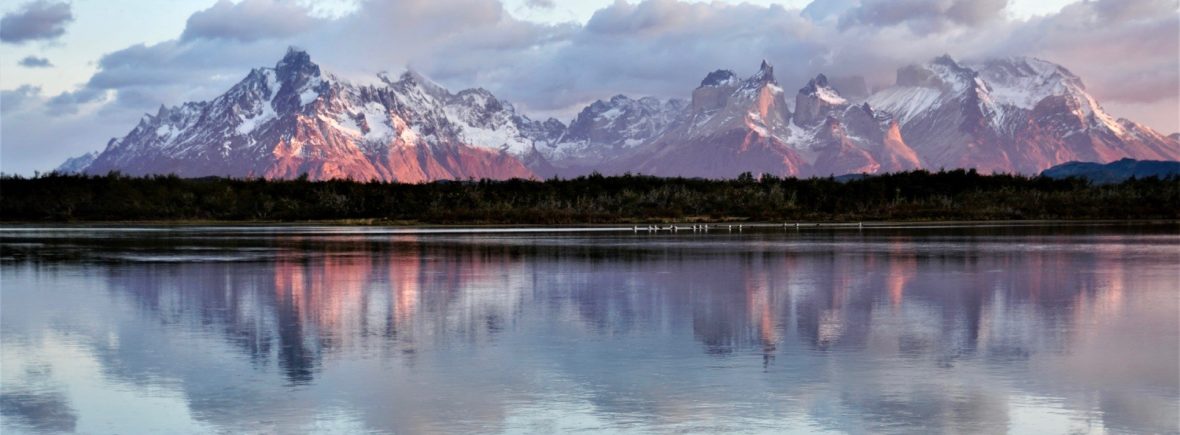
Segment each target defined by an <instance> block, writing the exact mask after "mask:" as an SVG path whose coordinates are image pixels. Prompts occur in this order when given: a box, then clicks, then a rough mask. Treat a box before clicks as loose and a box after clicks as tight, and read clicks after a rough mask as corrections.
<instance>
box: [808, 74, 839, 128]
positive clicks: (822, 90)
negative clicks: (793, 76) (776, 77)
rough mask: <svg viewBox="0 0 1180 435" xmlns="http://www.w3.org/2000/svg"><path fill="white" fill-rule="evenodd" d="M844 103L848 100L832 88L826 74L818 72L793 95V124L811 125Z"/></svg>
mask: <svg viewBox="0 0 1180 435" xmlns="http://www.w3.org/2000/svg"><path fill="white" fill-rule="evenodd" d="M846 105H848V100H847V99H845V98H844V97H842V96H840V93H839V92H836V89H835V88H832V86H831V84H829V83H828V78H827V76H824V75H823V74H819V75H817V76H816V77H815V78H814V79H811V80H810V81H808V82H807V85H806V86H804V87H803V88H801V89H799V93H798V94H797V95H795V125H798V126H813V125H815V124H816V123H819V122H821V121H823V120H824V119H825V118H827V117H828V116H829V115H830V114H832V113H834V112H837V111H839V110H841V109H842V108H843V107H844V106H846Z"/></svg>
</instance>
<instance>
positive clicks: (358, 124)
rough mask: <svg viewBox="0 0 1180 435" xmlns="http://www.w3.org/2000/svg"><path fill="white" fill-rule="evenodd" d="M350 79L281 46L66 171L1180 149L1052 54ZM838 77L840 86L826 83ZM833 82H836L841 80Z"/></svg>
mask: <svg viewBox="0 0 1180 435" xmlns="http://www.w3.org/2000/svg"><path fill="white" fill-rule="evenodd" d="M378 78H379V83H377V84H373V85H359V84H353V83H350V82H349V81H347V80H343V79H341V78H339V77H337V76H335V75H333V74H331V73H330V72H327V71H323V70H321V68H320V67H319V66H318V65H317V64H315V63H314V62H312V60H311V58H310V56H309V55H308V54H307V53H306V52H304V51H300V50H296V49H290V50H288V52H287V54H286V55H285V56H284V57H283V58H282V60H280V61H279V62H278V63H277V64H276V65H275V67H274V68H258V69H254V70H252V71H251V72H250V73H249V74H248V75H247V76H246V77H245V78H244V79H243V80H242V81H240V82H239V83H237V84H236V85H234V86H233V87H231V88H230V89H229V90H228V91H227V92H226V93H224V94H222V95H220V96H218V97H217V98H214V99H213V100H210V101H204V102H188V103H184V104H182V105H180V106H175V107H164V106H161V107H160V109H159V110H158V111H157V112H156V113H155V114H147V115H144V117H143V118H142V119H141V120H140V122H139V123H138V125H136V126H135V127H134V128H133V129H132V130H131V131H130V132H129V133H128V134H127V135H126V136H124V137H121V138H115V139H111V140H110V141H109V142H108V143H107V146H106V148H105V149H104V150H103V151H101V152H95V153H90V154H86V155H83V156H79V157H75V158H72V159H70V160H68V161H67V162H65V163H64V164H63V165H62V166H61V167H59V168H58V170H59V171H61V172H81V173H89V174H105V173H107V172H110V171H119V172H122V173H124V174H130V175H147V174H168V173H173V174H177V175H180V176H183V177H203V176H224V177H263V178H295V177H299V176H301V175H304V174H306V175H307V176H308V177H309V178H311V179H333V178H350V179H358V180H381V181H398V182H424V181H432V180H441V179H471V178H491V179H505V178H531V177H546V178H547V177H551V176H563V177H569V176H576V175H583V174H588V173H591V172H599V173H603V174H620V173H627V172H631V173H643V174H650V175H660V176H688V177H706V178H732V177H735V176H737V175H738V174H741V173H743V172H751V173H755V174H774V175H779V176H797V177H805V176H828V175H840V174H855V173H866V174H872V173H882V172H894V171H903V170H909V169H917V168H931V169H937V168H960V167H961V168H976V169H978V170H980V171H981V172H1008V173H1024V174H1036V173H1039V172H1040V171H1042V170H1044V169H1046V168H1049V167H1051V166H1054V165H1057V164H1061V163H1065V162H1070V161H1088V162H1101V163H1105V162H1111V161H1115V160H1119V159H1122V158H1134V159H1142V160H1180V136H1178V135H1172V136H1164V135H1162V134H1160V133H1158V132H1156V131H1154V130H1152V129H1150V128H1148V127H1146V126H1143V125H1140V124H1137V123H1135V122H1133V121H1130V120H1126V119H1115V118H1114V117H1112V116H1110V115H1109V114H1107V113H1106V112H1105V111H1104V110H1103V109H1102V107H1101V106H1100V105H1099V103H1098V102H1097V101H1096V100H1095V99H1094V97H1093V96H1091V95H1090V94H1089V93H1087V92H1086V90H1085V87H1084V86H1083V84H1082V81H1081V79H1080V78H1078V77H1077V76H1076V75H1074V74H1073V73H1071V72H1070V71H1069V70H1067V69H1065V68H1064V67H1062V66H1059V65H1056V64H1053V63H1050V62H1047V61H1043V60H1039V59H1035V58H1025V57H1012V58H1004V59H991V60H986V61H983V62H981V63H977V64H965V63H959V62H957V61H955V60H954V59H952V58H950V57H949V56H942V57H939V58H936V59H933V60H932V61H930V62H928V63H925V64H921V65H911V66H906V67H903V68H901V69H899V70H898V72H897V81H896V84H895V85H892V86H889V87H886V88H884V89H881V90H878V91H877V92H874V93H871V94H870V93H869V92H867V86H865V84H864V80H863V79H859V78H855V77H853V78H848V77H842V78H839V79H836V80H829V79H828V78H827V77H825V76H824V75H822V74H821V75H818V76H816V77H815V78H814V79H812V80H810V81H809V82H808V83H806V84H805V85H804V86H802V87H801V88H800V89H799V90H798V91H797V92H794V94H793V95H791V93H789V92H788V91H787V90H786V89H785V88H783V86H782V85H781V84H780V83H779V82H778V81H777V80H776V79H775V76H774V68H773V67H772V66H771V65H769V64H768V63H766V62H765V61H763V62H762V64H761V66H760V68H759V70H758V72H757V73H755V74H754V75H753V76H751V77H748V78H741V77H739V76H737V74H735V73H734V72H732V71H729V70H717V71H714V72H711V73H708V74H707V75H706V76H705V77H704V79H703V80H702V81H701V83H700V85H699V86H698V87H697V88H696V89H695V90H693V91H692V92H691V98H689V99H687V100H684V99H668V100H662V99H657V98H653V97H643V98H633V97H629V96H625V95H617V96H614V97H611V98H610V99H607V100H600V101H596V102H594V103H592V104H590V105H589V106H587V107H585V108H584V109H583V110H581V112H580V113H579V114H578V115H577V116H576V117H575V118H574V119H573V120H572V121H570V122H569V123H568V124H566V123H564V122H562V121H560V120H557V119H553V118H549V119H545V120H535V119H532V118H530V117H528V116H527V115H525V114H523V113H520V112H518V111H517V110H516V108H515V107H514V106H513V105H512V104H511V103H509V102H508V101H505V100H502V99H499V98H497V97H496V96H495V95H493V94H492V93H491V92H489V91H487V90H485V89H481V88H476V89H466V90H462V91H459V92H451V91H450V90H448V89H446V88H444V87H442V86H440V85H438V84H436V83H434V82H432V81H430V80H429V79H427V78H425V77H423V76H421V75H419V74H417V73H415V72H413V71H407V72H405V73H404V74H401V75H400V76H398V77H396V78H395V77H391V76H388V75H384V74H383V75H380V76H379V77H378ZM834 83H836V84H838V86H837V85H836V84H834ZM838 87H839V88H844V89H846V90H847V91H846V92H841V89H839V88H838Z"/></svg>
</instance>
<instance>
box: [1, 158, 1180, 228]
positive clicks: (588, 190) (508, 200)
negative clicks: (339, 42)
mask: <svg viewBox="0 0 1180 435" xmlns="http://www.w3.org/2000/svg"><path fill="white" fill-rule="evenodd" d="M1178 218H1180V179H1177V178H1167V179H1159V178H1154V177H1153V178H1144V179H1131V180H1128V181H1125V182H1123V183H1119V184H1108V185H1094V184H1091V183H1090V182H1088V181H1086V180H1084V179H1080V178H1069V179H1051V178H1047V177H1027V176H1020V175H984V174H979V173H976V172H975V171H974V170H949V171H938V172H931V171H925V170H917V171H910V172H901V173H894V174H885V175H878V176H869V177H851V179H837V178H811V179H796V178H780V177H775V176H770V175H764V176H761V177H755V176H754V175H752V174H749V173H747V174H742V175H741V176H739V177H738V178H736V179H731V180H706V179H690V178H658V177H650V176H642V175H630V174H628V175H620V176H603V175H599V174H593V175H589V176H584V177H578V178H573V179H549V180H521V179H515V180H506V181H493V180H478V181H477V180H469V181H438V182H433V183H426V184H399V183H382V182H357V181H345V180H332V181H309V180H307V179H306V178H301V179H296V180H264V179H225V178H201V179H183V178H179V177H176V176H154V177H131V176H126V175H121V174H118V173H111V174H108V175H103V176H87V175H64V174H57V173H51V174H46V175H38V176H34V177H21V176H13V175H4V176H0V221H5V222H128V221H135V222H221V221H224V222H325V223H331V222H338V223H351V224H398V225H415V224H439V225H458V224H521V225H524V224H605V223H645V222H672V221H677V222H705V221H710V222H723V221H730V222H735V221H736V222H742V221H744V222H788V221H837V222H839V221H843V222H850V221H933V220H1031V219H1038V220H1040V219H1067V220H1091V219H1118V220H1123V219H1168V220H1172V219H1178Z"/></svg>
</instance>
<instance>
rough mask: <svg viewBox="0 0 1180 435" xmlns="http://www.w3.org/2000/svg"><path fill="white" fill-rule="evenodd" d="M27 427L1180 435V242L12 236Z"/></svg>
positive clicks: (840, 236) (5, 243)
mask: <svg viewBox="0 0 1180 435" xmlns="http://www.w3.org/2000/svg"><path fill="white" fill-rule="evenodd" d="M0 343H2V349H0V350H2V352H0V419H2V420H0V430H2V431H3V432H4V433H5V434H16V433H57V432H80V433H96V434H101V433H122V434H133V433H170V434H179V433H210V432H214V433H217V432H223V433H304V432H320V433H393V432H396V433H543V434H548V433H563V432H572V431H589V432H612V433H618V432H622V433H668V432H688V433H715V432H742V433H776V434H778V433H824V432H831V433H849V432H851V433H899V434H908V433H929V432H965V433H1005V432H1012V433H1065V432H1073V433H1103V432H1153V433H1176V432H1178V431H1180V227H1178V226H1177V225H1175V224H1160V225H1060V224H1058V225H1053V224H1030V225H994V226H956V225H927V226H913V227H908V226H895V227H894V226H880V227H878V226H872V227H869V228H864V229H857V228H803V229H799V230H796V229H794V228H788V229H781V228H745V229H744V230H743V231H740V232H739V231H737V230H736V229H735V230H733V231H728V230H726V229H721V230H718V229H713V230H710V231H709V232H707V233H706V232H699V231H698V232H693V231H680V232H678V233H668V232H662V233H650V232H646V231H642V232H638V233H635V232H632V231H631V230H630V229H626V230H622V231H620V230H618V229H611V228H590V229H569V228H566V229H562V231H554V230H545V229H517V230H513V231H500V230H495V231H492V232H488V230H487V229H483V230H463V229H444V230H441V231H436V230H418V229H390V228H376V227H262V226H258V227H252V226H244V227H118V228H111V227H107V228H102V227H57V228H52V227H22V226H9V227H5V228H2V229H0Z"/></svg>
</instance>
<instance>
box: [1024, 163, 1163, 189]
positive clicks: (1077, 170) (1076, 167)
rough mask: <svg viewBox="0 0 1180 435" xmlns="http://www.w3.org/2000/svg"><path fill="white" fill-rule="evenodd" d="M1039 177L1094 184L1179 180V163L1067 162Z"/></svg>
mask: <svg viewBox="0 0 1180 435" xmlns="http://www.w3.org/2000/svg"><path fill="white" fill-rule="evenodd" d="M1041 175H1043V176H1046V177H1049V178H1055V179H1061V178H1069V177H1078V178H1085V179H1087V180H1090V182H1092V183H1094V184H1111V183H1121V182H1123V181H1126V180H1129V179H1131V178H1132V177H1134V178H1147V177H1159V178H1168V177H1178V178H1180V162H1173V161H1162V160H1135V159H1122V160H1119V161H1117V162H1111V163H1106V164H1102V163H1089V162H1068V163H1062V164H1060V165H1057V166H1054V167H1052V168H1049V169H1046V170H1044V171H1043V172H1041Z"/></svg>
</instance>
